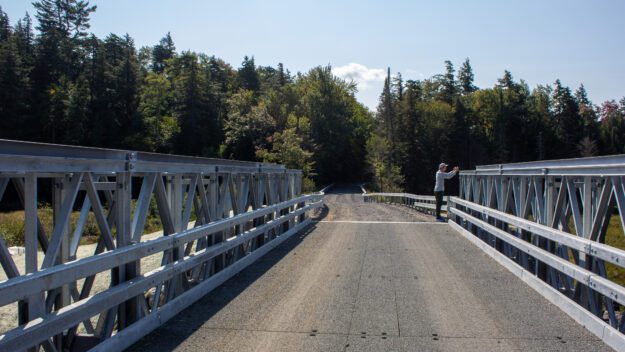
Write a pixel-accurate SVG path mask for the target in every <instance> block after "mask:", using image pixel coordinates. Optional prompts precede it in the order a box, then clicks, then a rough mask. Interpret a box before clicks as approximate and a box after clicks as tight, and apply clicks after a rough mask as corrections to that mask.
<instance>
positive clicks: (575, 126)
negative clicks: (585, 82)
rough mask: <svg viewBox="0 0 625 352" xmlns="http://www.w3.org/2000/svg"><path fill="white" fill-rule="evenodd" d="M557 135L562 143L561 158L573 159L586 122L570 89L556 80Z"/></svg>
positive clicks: (554, 110)
mask: <svg viewBox="0 0 625 352" xmlns="http://www.w3.org/2000/svg"><path fill="white" fill-rule="evenodd" d="M552 99H553V101H552V102H553V105H552V109H553V118H554V120H555V134H556V136H557V137H558V139H559V140H560V142H561V143H562V147H563V148H562V149H561V150H560V155H559V156H560V157H573V156H575V154H574V151H575V150H576V146H577V145H578V143H579V142H580V141H581V140H582V137H583V131H584V121H583V120H582V118H581V116H580V115H579V105H578V104H577V101H576V100H575V97H573V95H572V94H571V90H570V89H569V88H568V87H564V86H563V85H562V83H561V82H560V80H556V82H555V84H554V89H553V93H552Z"/></svg>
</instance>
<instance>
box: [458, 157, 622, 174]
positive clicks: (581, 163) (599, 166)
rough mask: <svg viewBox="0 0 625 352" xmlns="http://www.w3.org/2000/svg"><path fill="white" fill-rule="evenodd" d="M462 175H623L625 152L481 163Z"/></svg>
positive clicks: (462, 172)
mask: <svg viewBox="0 0 625 352" xmlns="http://www.w3.org/2000/svg"><path fill="white" fill-rule="evenodd" d="M460 174H461V175H570V176H576V175H579V176H584V175H623V174H625V154H621V155H608V156H597V157H588V158H576V159H559V160H542V161H531V162H522V163H511V164H492V165H479V166H476V169H475V170H468V171H461V172H460Z"/></svg>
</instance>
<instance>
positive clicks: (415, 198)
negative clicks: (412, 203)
mask: <svg viewBox="0 0 625 352" xmlns="http://www.w3.org/2000/svg"><path fill="white" fill-rule="evenodd" d="M363 196H365V197H375V196H378V197H405V198H410V199H414V200H427V201H435V200H436V198H435V197H434V196H422V195H416V194H410V193H367V194H363ZM445 201H446V200H444V199H443V202H445Z"/></svg>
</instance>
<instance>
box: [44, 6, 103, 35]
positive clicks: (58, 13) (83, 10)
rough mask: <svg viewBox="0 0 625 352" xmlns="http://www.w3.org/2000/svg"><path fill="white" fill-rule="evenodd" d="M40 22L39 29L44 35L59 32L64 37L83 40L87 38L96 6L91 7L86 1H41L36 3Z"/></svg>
mask: <svg viewBox="0 0 625 352" xmlns="http://www.w3.org/2000/svg"><path fill="white" fill-rule="evenodd" d="M33 6H34V7H35V10H36V11H37V14H36V15H35V17H36V18H37V21H39V26H38V27H37V29H38V30H39V31H41V33H42V34H44V35H45V34H48V33H50V32H57V31H58V33H59V34H60V35H61V36H63V37H73V38H74V39H76V38H81V37H85V36H87V32H86V30H87V29H89V27H90V26H89V16H90V15H91V13H92V12H94V11H95V10H96V6H95V5H94V6H89V1H84V0H41V1H38V2H34V3H33Z"/></svg>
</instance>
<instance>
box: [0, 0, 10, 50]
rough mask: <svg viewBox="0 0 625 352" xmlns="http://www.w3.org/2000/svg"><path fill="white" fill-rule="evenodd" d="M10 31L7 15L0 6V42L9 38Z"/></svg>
mask: <svg viewBox="0 0 625 352" xmlns="http://www.w3.org/2000/svg"><path fill="white" fill-rule="evenodd" d="M10 33H11V25H10V23H9V16H8V15H7V14H6V12H4V11H2V6H0V42H4V41H6V40H7V39H9V34H10Z"/></svg>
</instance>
